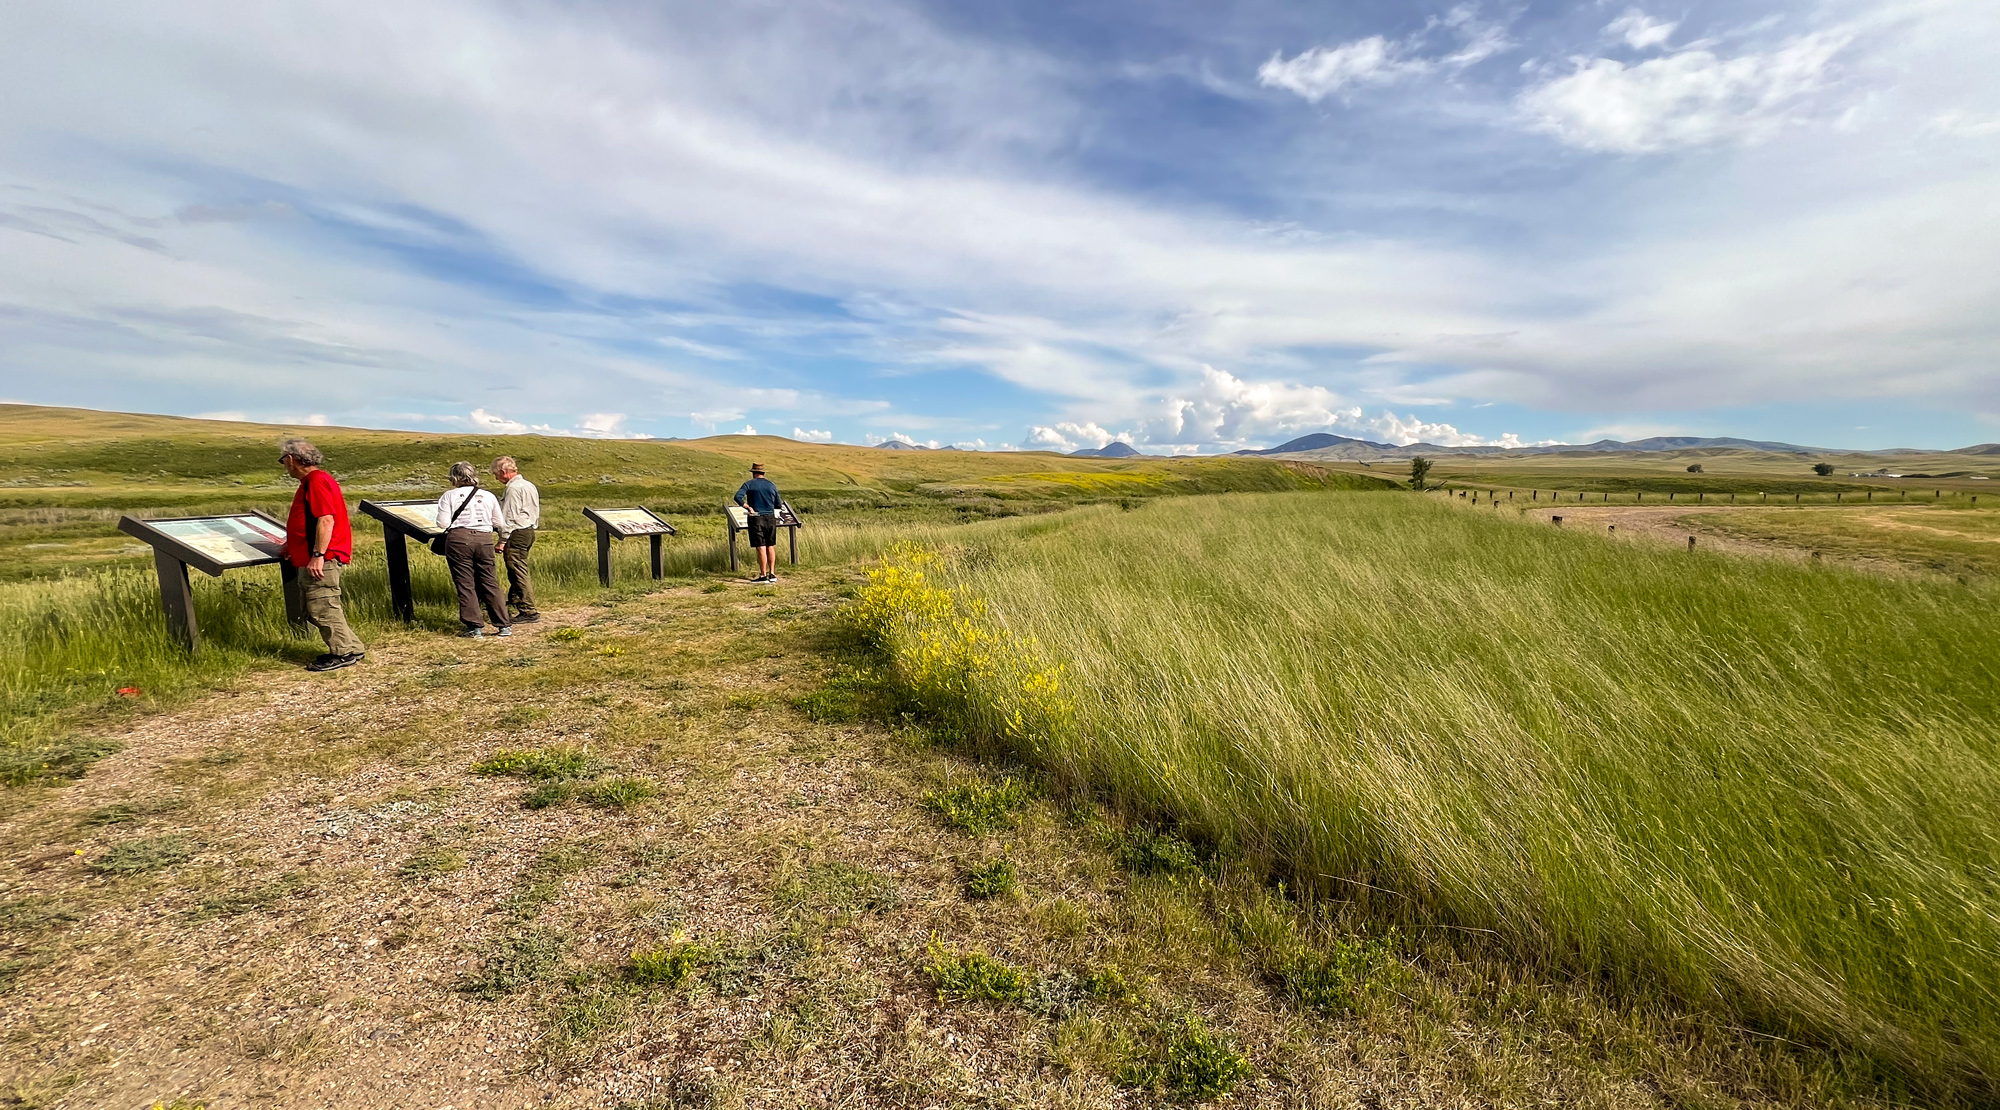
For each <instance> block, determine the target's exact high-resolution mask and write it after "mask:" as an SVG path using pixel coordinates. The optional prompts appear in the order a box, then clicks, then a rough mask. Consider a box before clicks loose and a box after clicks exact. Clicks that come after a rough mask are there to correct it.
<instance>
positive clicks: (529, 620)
mask: <svg viewBox="0 0 2000 1110" xmlns="http://www.w3.org/2000/svg"><path fill="white" fill-rule="evenodd" d="M541 619H542V615H541V614H540V613H522V614H521V615H520V616H518V617H515V618H514V623H515V624H533V623H535V622H536V621H538V620H541Z"/></svg>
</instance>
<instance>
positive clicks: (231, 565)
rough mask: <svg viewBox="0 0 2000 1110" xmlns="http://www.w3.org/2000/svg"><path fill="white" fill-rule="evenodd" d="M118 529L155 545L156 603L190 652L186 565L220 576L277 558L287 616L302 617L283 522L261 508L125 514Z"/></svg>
mask: <svg viewBox="0 0 2000 1110" xmlns="http://www.w3.org/2000/svg"><path fill="white" fill-rule="evenodd" d="M118 530H119V531H120V532H123V533H125V534H126V535H128V536H131V537H132V538H134V539H137V540H142V541H144V542H145V543H146V545H147V546H149V547H151V548H152V549H153V569H154V570H155V571H156V572H157V573H158V575H159V579H160V607H161V608H162V609H163V610H164V611H165V613H166V617H167V629H168V631H170V632H171V633H172V634H173V636H174V638H175V639H178V640H179V641H180V642H181V643H182V644H183V645H184V646H185V647H186V648H187V649H188V650H189V651H197V650H199V649H200V647H201V628H200V625H199V624H198V623H197V622H196V620H195V611H194V587H193V584H192V583H190V582H189V581H188V568H189V567H193V568H194V569H196V570H198V571H201V572H202V573H203V574H206V575H209V576H211V577H220V576H221V575H222V572H224V571H228V570H238V569H241V568H243V567H259V566H268V565H269V564H271V563H277V564H278V576H279V578H280V579H281V580H282V581H283V582H284V583H285V585H286V589H285V590H284V595H285V616H286V617H287V618H289V619H290V620H291V621H292V622H293V623H295V624H296V623H299V622H302V621H304V620H305V604H304V600H303V598H302V596H301V595H300V594H299V592H298V591H297V590H294V589H292V588H290V586H291V583H292V581H293V579H294V578H295V577H296V575H297V573H298V572H297V571H295V570H293V568H292V566H291V564H290V563H287V562H285V526H284V525H283V524H280V523H279V522H278V521H277V520H274V519H273V518H271V517H268V516H265V515H264V514H263V513H235V514H231V515H229V516H187V517H180V518H177V519H174V520H140V519H139V518H138V517H130V516H128V517H124V518H122V519H120V520H119V521H118Z"/></svg>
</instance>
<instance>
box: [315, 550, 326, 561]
mask: <svg viewBox="0 0 2000 1110" xmlns="http://www.w3.org/2000/svg"><path fill="white" fill-rule="evenodd" d="M312 557H313V558H315V559H324V558H326V552H324V551H315V552H313V553H312Z"/></svg>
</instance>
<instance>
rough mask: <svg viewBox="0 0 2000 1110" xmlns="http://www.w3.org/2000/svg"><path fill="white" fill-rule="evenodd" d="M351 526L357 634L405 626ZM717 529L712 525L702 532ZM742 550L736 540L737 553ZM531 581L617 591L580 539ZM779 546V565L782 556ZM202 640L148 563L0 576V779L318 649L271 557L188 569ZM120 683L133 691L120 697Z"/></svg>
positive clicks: (631, 547) (429, 581)
mask: <svg viewBox="0 0 2000 1110" xmlns="http://www.w3.org/2000/svg"><path fill="white" fill-rule="evenodd" d="M946 527H947V525H945V524H942V523H933V524H923V523H902V524H887V523H878V522H869V521H860V522H854V523H840V522H837V521H816V522H815V523H814V524H813V525H812V526H810V527H807V528H802V529H800V533H799V558H800V560H801V561H802V562H803V563H805V564H807V565H812V564H815V563H820V564H826V563H844V562H847V561H849V560H852V559H855V558H857V557H860V556H863V555H868V554H872V553H874V552H877V551H880V550H882V548H883V547H884V546H886V545H887V544H889V543H891V542H892V541H893V540H894V539H896V538H898V537H901V536H915V537H918V538H927V539H931V540H936V539H938V538H939V537H941V536H942V535H943V534H944V529H945V528H946ZM364 530H366V531H373V530H374V528H373V522H372V521H371V522H367V525H366V528H365V529H364V525H363V524H362V523H360V522H357V525H356V532H357V540H360V541H362V542H359V543H357V546H356V551H355V562H354V564H353V566H352V568H351V569H350V570H349V572H348V577H347V582H346V590H345V595H346V601H347V611H348V616H349V619H350V620H351V621H352V623H353V624H354V626H355V629H356V631H357V632H359V633H360V635H361V637H362V639H363V640H364V641H368V642H374V641H375V640H377V639H379V638H381V637H384V636H398V635H407V634H410V631H411V630H409V629H408V628H407V626H405V625H404V624H403V623H402V622H401V621H400V620H398V619H397V618H396V616H395V614H394V613H393V612H392V611H391V609H390V607H389V586H388V570H387V567H386V564H385V563H384V556H383V553H382V547H381V544H380V542H379V539H376V538H374V537H367V536H364V535H361V534H360V533H363V532H364ZM712 531H714V532H718V533H719V532H720V528H719V527H717V528H715V529H712ZM740 550H741V549H740V548H739V551H740ZM612 554H613V572H612V573H613V585H614V586H616V587H618V588H619V589H621V590H625V591H630V590H640V591H645V590H648V589H651V588H652V587H653V583H652V582H651V579H650V577H649V574H650V568H649V566H648V565H647V564H648V551H647V545H646V544H645V542H644V541H637V542H623V543H617V544H614V545H613V547H612ZM535 555H536V558H535V583H536V589H537V591H538V592H539V593H541V594H543V595H544V599H545V601H546V602H547V603H551V604H560V603H563V602H565V601H574V600H576V599H578V598H580V597H585V596H592V595H595V596H601V597H607V598H617V597H618V596H620V594H619V593H617V592H613V593H610V594H605V593H603V592H602V591H601V590H599V588H598V584H597V553H596V548H595V547H594V546H592V545H590V544H587V543H582V542H569V543H558V544H552V545H548V546H546V547H543V546H537V548H536V552H535ZM783 558H784V556H783V555H782V554H781V555H780V567H781V573H783V568H784V567H785V566H787V565H788V564H785V563H784V562H783V561H782V560H783ZM662 562H663V564H664V565H663V568H662V569H663V571H664V572H665V574H666V575H667V577H668V579H669V580H674V579H678V580H682V581H685V580H686V579H687V578H688V577H690V576H697V575H705V574H709V573H711V572H725V571H726V568H727V567H728V554H727V550H726V547H725V545H724V541H723V540H722V538H721V537H720V536H719V535H690V536H684V537H669V539H668V541H667V544H666V548H665V551H664V557H663V560H662ZM410 569H411V579H412V583H411V585H412V592H413V594H414V596H415V601H416V606H417V611H418V620H419V624H418V626H417V629H416V630H415V631H426V630H427V631H429V632H431V633H439V632H448V631H455V630H456V627H457V621H456V613H457V607H456V602H455V601H454V595H453V593H452V587H451V581H450V576H449V574H448V572H447V571H446V569H445V564H444V560H443V559H439V558H435V557H433V556H431V555H430V554H428V553H427V552H425V551H424V550H423V549H422V548H420V547H413V548H412V553H411V556H410ZM193 579H194V586H195V611H196V619H197V622H198V623H199V625H200V627H201V636H202V650H201V652H200V653H199V654H198V655H196V656H193V657H190V656H189V655H188V654H187V653H186V652H185V651H183V650H182V649H181V647H180V646H179V644H178V643H176V642H175V641H174V640H173V639H172V637H171V636H170V635H169V633H168V632H167V628H166V622H165V619H164V618H163V617H162V615H161V611H160V601H159V587H158V583H157V580H156V579H155V577H154V573H153V571H152V569H151V568H150V567H147V568H146V569H144V570H140V569H137V568H130V567H115V568H110V569H105V570H100V571H95V572H92V573H84V574H73V575H68V576H64V577H60V578H55V579H48V580H41V581H25V582H11V583H0V736H4V737H5V739H4V741H0V783H5V784H15V783H25V782H30V781H35V780H38V779H46V778H56V777H72V776H74V775H77V774H81V773H82V772H83V770H84V769H85V767H86V766H87V761H88V760H89V759H91V758H94V757H95V756H96V755H101V754H104V749H102V748H101V746H95V745H94V742H92V741H90V740H88V739H79V738H77V736H76V735H74V734H76V733H77V730H78V729H80V728H82V727H83V726H85V725H86V724H102V723H103V722H104V721H105V720H106V719H117V717H119V716H120V715H122V714H125V713H130V712H135V711H140V710H144V709H150V708H156V707H158V706H160V705H162V704H171V703H173V702H174V701H176V700H178V699H179V698H182V697H184V696H186V695H189V694H192V693H196V692H199V691H202V690H206V689H212V688H214V687H216V686H217V685H218V684H220V683H222V682H224V681H225V680H227V679H228V678H230V677H231V676H234V675H237V674H240V673H242V672H244V671H245V670H248V669H250V668H254V667H259V666H270V665H272V664H274V663H283V662H286V661H290V662H293V663H297V662H303V661H304V660H306V659H309V658H311V657H312V656H313V655H315V654H317V653H319V652H320V651H321V650H323V647H322V645H321V643H320V641H319V638H318V636H317V634H315V633H313V632H311V631H310V630H294V629H292V628H290V627H289V626H288V625H287V624H286V621H285V607H284V598H283V596H282V594H281V592H280V589H279V582H278V572H277V570H276V569H275V568H273V567H262V568H255V569H251V570H246V571H236V572H232V573H230V574H227V575H225V576H223V577H222V578H209V577H207V576H205V575H202V574H199V573H197V574H195V575H193ZM120 690H132V691H135V693H133V694H131V695H121V694H120V693H119V691H120Z"/></svg>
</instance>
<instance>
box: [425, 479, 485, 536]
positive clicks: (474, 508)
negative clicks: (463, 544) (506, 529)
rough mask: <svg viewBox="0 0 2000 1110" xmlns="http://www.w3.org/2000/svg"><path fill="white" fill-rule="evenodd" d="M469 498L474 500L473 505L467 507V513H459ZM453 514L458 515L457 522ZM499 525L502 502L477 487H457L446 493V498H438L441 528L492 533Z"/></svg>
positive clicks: (438, 519) (438, 516)
mask: <svg viewBox="0 0 2000 1110" xmlns="http://www.w3.org/2000/svg"><path fill="white" fill-rule="evenodd" d="M468 497H470V498H472V504H470V505H466V506H465V511H464V512H462V513H459V512H458V507H459V506H460V505H462V504H464V502H465V499H466V498H468ZM453 513H458V519H457V520H453V519H452V518H451V516H452V514H453ZM499 523H500V502H498V501H496V500H494V499H493V495H492V494H490V493H487V492H486V491H485V490H483V489H480V488H479V487H477V486H456V487H454V488H452V489H448V490H446V491H444V496H443V497H440V498H438V514H437V525H438V527H439V528H470V529H472V530H473V531H475V532H491V531H493V529H494V528H495V527H497V526H498V525H499Z"/></svg>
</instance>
